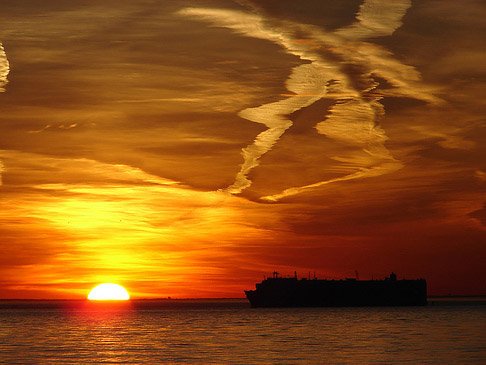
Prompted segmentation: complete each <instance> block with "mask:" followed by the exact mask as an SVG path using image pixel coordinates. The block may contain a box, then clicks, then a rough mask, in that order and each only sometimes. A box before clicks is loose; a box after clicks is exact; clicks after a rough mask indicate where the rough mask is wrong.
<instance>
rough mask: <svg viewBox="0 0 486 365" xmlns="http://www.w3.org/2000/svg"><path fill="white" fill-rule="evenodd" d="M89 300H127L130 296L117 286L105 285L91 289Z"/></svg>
mask: <svg viewBox="0 0 486 365" xmlns="http://www.w3.org/2000/svg"><path fill="white" fill-rule="evenodd" d="M88 299H89V300H128V299H130V295H129V294H128V292H127V291H126V290H125V288H123V287H122V286H120V285H118V284H111V283H105V284H100V285H98V286H96V287H95V288H93V289H92V290H91V291H90V292H89V294H88Z"/></svg>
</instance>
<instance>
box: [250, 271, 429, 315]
mask: <svg viewBox="0 0 486 365" xmlns="http://www.w3.org/2000/svg"><path fill="white" fill-rule="evenodd" d="M245 294H246V296H247V298H248V300H249V301H250V304H251V306H252V307H254V308H258V307H374V306H423V305H426V304H427V285H426V282H425V280H423V279H419V280H396V281H392V280H369V281H357V280H305V279H304V280H297V279H294V278H276V279H266V280H264V281H263V282H262V283H260V284H257V288H256V290H246V291H245Z"/></svg>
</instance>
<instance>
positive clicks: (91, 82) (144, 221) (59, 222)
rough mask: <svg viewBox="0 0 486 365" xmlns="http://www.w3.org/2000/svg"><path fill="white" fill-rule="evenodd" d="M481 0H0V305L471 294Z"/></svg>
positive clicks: (482, 242)
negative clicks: (269, 289)
mask: <svg viewBox="0 0 486 365" xmlns="http://www.w3.org/2000/svg"><path fill="white" fill-rule="evenodd" d="M484 19H486V3H485V2H484V1H483V0H467V1H457V0H394V1H389V0H340V1H334V0H306V1H295V0H254V1H250V0H235V1H231V0H197V1H189V0H174V1H162V0H101V1H100V0H46V1H38V0H2V1H1V3H0V249H1V254H0V299H1V298H84V297H86V295H87V294H88V292H89V290H90V289H91V288H93V287H94V286H95V285H97V284H99V283H103V282H113V283H118V284H120V285H123V286H124V287H125V288H126V289H127V290H128V291H129V292H130V295H131V297H132V298H143V297H167V296H171V297H174V298H201V297H211V298H213V297H243V296H244V293H243V290H244V289H252V288H253V287H254V284H255V282H258V281H260V280H261V279H262V278H263V276H264V275H269V274H271V272H272V271H274V270H277V271H278V272H280V273H281V274H282V275H293V273H294V271H297V273H298V274H299V275H301V276H307V275H308V273H309V272H310V273H311V275H314V272H315V275H316V276H317V277H319V278H336V279H337V278H345V277H354V276H355V270H357V271H358V272H359V276H360V278H361V279H371V278H372V277H373V278H383V277H385V276H387V275H388V274H389V273H390V272H391V271H394V272H396V273H397V275H398V277H399V278H403V277H405V278H410V279H413V278H425V279H427V283H428V291H429V294H436V295H447V294H461V295H465V294H486V274H485V270H486V98H485V93H486V67H485V65H486V51H485V50H486V22H485V21H484Z"/></svg>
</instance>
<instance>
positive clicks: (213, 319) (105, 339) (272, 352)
mask: <svg viewBox="0 0 486 365" xmlns="http://www.w3.org/2000/svg"><path fill="white" fill-rule="evenodd" d="M0 362H1V363H6V364H93V363H97V364H100V363H108V364H118V363H122V364H139V363H148V364H180V363H182V364H344V363H350V364H401V363H410V364H464V363H486V301H484V300H471V301H467V300H464V299H460V300H444V299H432V300H429V305H428V306H426V307H387V308H385V307H376V308H264V309H262V308H260V309H254V308H250V307H249V305H248V302H247V301H246V300H242V299H236V300H139V301H136V300H133V301H129V302H127V303H122V304H111V305H110V304H103V303H90V302H86V301H14V300H11V301H1V302H0Z"/></svg>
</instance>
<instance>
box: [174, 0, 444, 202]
mask: <svg viewBox="0 0 486 365" xmlns="http://www.w3.org/2000/svg"><path fill="white" fill-rule="evenodd" d="M410 6H411V1H410V0H395V1H393V2H390V1H388V0H365V1H364V3H363V4H362V5H361V7H360V11H359V13H358V14H357V16H356V19H357V21H356V22H355V23H354V24H352V25H350V26H347V27H343V28H340V29H338V30H336V31H334V32H326V31H325V30H323V29H322V28H320V27H317V26H313V25H308V24H298V23H294V22H278V23H276V22H270V21H269V19H265V18H264V17H263V16H260V15H258V14H249V13H244V12H238V11H231V10H221V9H201V8H187V9H184V10H182V11H180V14H181V15H184V16H190V17H194V18H197V19H202V20H205V21H208V22H211V23H212V24H214V25H215V26H220V27H225V28H228V29H231V30H233V31H234V32H236V33H238V34H242V35H245V36H248V37H254V38H260V39H265V40H269V41H271V42H274V43H276V44H278V45H280V46H282V47H283V48H284V49H285V51H286V52H287V53H289V54H293V55H296V56H298V57H299V58H301V59H302V60H305V61H308V62H310V63H307V64H303V65H299V66H297V67H295V68H294V69H293V70H292V73H291V75H290V77H289V79H288V80H287V81H286V87H287V89H288V90H289V91H290V92H292V93H294V94H295V95H292V96H290V97H288V98H286V99H283V100H280V101H278V102H274V103H269V104H264V105H261V106H259V107H255V108H248V109H245V110H242V111H241V112H240V113H239V115H240V116H241V117H242V118H245V119H247V120H250V121H252V122H255V123H259V124H263V125H265V126H266V127H267V128H268V129H267V130H265V131H263V132H261V133H260V134H259V135H258V136H257V137H256V138H255V140H254V141H253V143H252V144H250V145H248V146H247V147H245V148H243V150H242V155H243V158H244V162H243V164H242V165H241V169H240V171H239V172H238V173H237V175H236V177H235V181H234V183H233V184H232V185H231V186H229V187H227V188H226V189H224V191H226V192H229V193H231V194H238V193H241V192H242V191H243V190H244V189H246V188H248V187H249V186H250V185H251V180H250V179H249V178H248V174H249V173H250V171H251V170H252V169H254V168H255V167H257V166H258V165H259V159H260V157H262V156H263V155H264V154H265V153H267V152H269V151H270V150H271V149H272V147H273V146H274V145H275V144H276V143H277V142H278V140H279V139H280V137H281V136H282V135H283V134H284V133H285V131H286V130H287V129H288V128H290V127H291V126H292V121H291V120H290V119H288V115H290V114H292V113H293V112H295V111H297V110H299V109H302V108H305V107H307V106H309V105H311V104H313V103H315V102H316V101H318V100H319V99H322V98H328V99H334V100H335V104H334V105H333V106H332V107H331V108H330V109H329V111H328V112H329V113H328V115H327V116H326V118H325V119H324V120H322V121H321V122H319V123H318V124H317V125H316V129H317V131H318V133H320V134H323V135H325V136H326V137H328V138H331V139H334V140H338V141H340V142H344V143H346V144H348V145H350V146H355V147H358V148H360V149H361V150H362V153H361V154H360V155H357V154H355V155H352V156H351V157H343V156H335V157H331V158H333V159H334V160H336V161H338V162H340V163H342V164H343V166H342V169H343V170H344V171H346V172H347V175H345V176H342V177H339V178H335V179H330V180H326V181H321V182H316V183H314V184H310V185H305V186H301V187H292V188H289V189H286V190H284V191H283V192H282V193H279V194H275V195H271V196H265V197H262V199H263V200H267V201H277V200H279V199H282V198H284V197H287V196H290V195H295V194H299V193H301V192H304V191H307V190H310V189H314V188H317V187H320V186H323V185H326V184H330V183H333V182H338V181H345V180H351V179H357V178H364V177H372V176H379V175H383V174H386V173H390V172H393V171H396V170H398V169H400V168H401V167H402V164H401V162H399V161H397V160H396V159H395V158H394V157H393V156H392V155H391V154H390V152H389V151H388V150H387V149H386V147H385V142H386V140H387V136H386V134H385V131H384V130H383V129H382V128H380V127H379V125H378V122H379V121H380V119H381V118H382V117H383V116H384V113H385V110H384V107H383V105H382V104H381V103H380V102H379V101H380V100H381V98H382V97H383V96H404V97H412V98H414V99H418V100H423V101H426V102H429V103H439V102H441V101H440V99H438V98H437V97H436V96H435V95H434V91H433V90H431V89H430V88H428V87H427V86H426V85H424V84H423V83H422V82H421V80H420V74H419V73H418V72H417V70H415V68H413V67H411V66H408V65H404V64H402V63H400V62H399V61H398V60H396V59H394V58H393V55H392V54H391V52H389V51H388V50H386V49H384V48H382V47H380V46H378V45H375V44H372V43H369V42H365V41H363V39H366V38H369V37H380V36H387V35H391V34H392V33H393V32H394V31H395V30H396V29H397V28H399V27H400V26H401V24H402V18H403V16H404V15H405V13H406V11H407V10H408V8H409V7H410ZM270 24H271V25H270ZM303 38H304V39H305V40H306V41H305V42H300V40H302V39H303ZM343 64H347V65H355V66H357V67H356V68H357V69H359V70H363V71H361V73H360V74H359V75H351V74H349V72H347V71H345V70H344V69H343V67H342V65H343ZM375 76H377V77H381V78H383V79H385V80H386V81H387V82H388V83H389V84H391V85H392V86H393V89H390V90H387V91H386V94H384V93H385V92H384V91H381V94H380V95H378V93H373V91H374V90H375V89H376V88H377V86H378V85H379V83H378V82H377V81H375V79H374V77H375ZM356 85H360V86H359V87H358V86H356Z"/></svg>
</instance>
